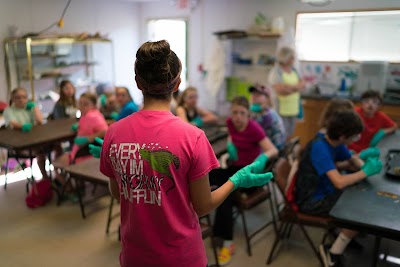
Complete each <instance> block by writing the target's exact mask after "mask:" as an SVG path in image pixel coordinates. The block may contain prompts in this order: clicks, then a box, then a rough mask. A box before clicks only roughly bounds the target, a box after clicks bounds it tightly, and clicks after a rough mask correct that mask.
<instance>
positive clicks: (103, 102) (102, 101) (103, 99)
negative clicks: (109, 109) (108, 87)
mask: <svg viewBox="0 0 400 267" xmlns="http://www.w3.org/2000/svg"><path fill="white" fill-rule="evenodd" d="M99 98H100V105H101V106H102V107H103V108H104V107H105V106H106V104H107V97H106V95H104V94H103V95H100V97H99Z"/></svg>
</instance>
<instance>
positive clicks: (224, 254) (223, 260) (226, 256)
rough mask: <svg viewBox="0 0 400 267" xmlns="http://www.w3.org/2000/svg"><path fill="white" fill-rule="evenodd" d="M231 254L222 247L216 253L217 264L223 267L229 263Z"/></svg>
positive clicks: (227, 249)
mask: <svg viewBox="0 0 400 267" xmlns="http://www.w3.org/2000/svg"><path fill="white" fill-rule="evenodd" d="M231 259H232V254H231V252H230V249H229V248H227V247H222V248H221V249H220V250H219V253H218V263H219V265H220V266H225V265H227V264H228V263H230V262H231Z"/></svg>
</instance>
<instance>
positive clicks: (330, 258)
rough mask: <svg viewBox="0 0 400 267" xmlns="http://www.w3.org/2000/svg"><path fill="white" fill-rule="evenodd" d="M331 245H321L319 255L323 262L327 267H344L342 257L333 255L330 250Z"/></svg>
mask: <svg viewBox="0 0 400 267" xmlns="http://www.w3.org/2000/svg"><path fill="white" fill-rule="evenodd" d="M330 247H331V246H330V245H323V244H322V245H320V246H319V253H320V255H321V258H322V261H323V262H324V266H325V267H342V266H343V265H342V260H341V257H342V255H336V254H332V253H331V252H330V251H329V249H330Z"/></svg>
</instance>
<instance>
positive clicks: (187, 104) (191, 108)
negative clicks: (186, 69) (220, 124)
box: [176, 87, 218, 127]
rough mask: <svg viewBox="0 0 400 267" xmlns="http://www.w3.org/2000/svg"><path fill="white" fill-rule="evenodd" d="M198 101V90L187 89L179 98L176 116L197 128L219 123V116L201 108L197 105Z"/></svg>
mask: <svg viewBox="0 0 400 267" xmlns="http://www.w3.org/2000/svg"><path fill="white" fill-rule="evenodd" d="M197 99H198V94H197V89H196V88H194V87H188V88H186V89H185V91H183V92H182V94H181V96H180V98H179V101H178V106H177V108H176V115H177V116H178V117H179V118H181V119H182V120H183V121H186V122H189V123H190V124H193V125H194V126H197V127H202V126H203V125H204V124H207V123H208V124H210V123H211V124H212V123H217V121H218V118H217V116H215V115H214V114H213V113H212V112H210V111H208V110H205V109H203V108H200V107H199V106H198V105H197Z"/></svg>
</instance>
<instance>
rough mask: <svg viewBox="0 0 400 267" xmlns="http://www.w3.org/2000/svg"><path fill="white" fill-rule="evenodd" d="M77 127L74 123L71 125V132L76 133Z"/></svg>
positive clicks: (77, 124)
mask: <svg viewBox="0 0 400 267" xmlns="http://www.w3.org/2000/svg"><path fill="white" fill-rule="evenodd" d="M78 127H79V123H74V124H72V125H71V130H72V131H74V132H76V131H78Z"/></svg>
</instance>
